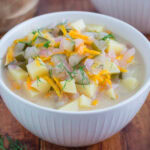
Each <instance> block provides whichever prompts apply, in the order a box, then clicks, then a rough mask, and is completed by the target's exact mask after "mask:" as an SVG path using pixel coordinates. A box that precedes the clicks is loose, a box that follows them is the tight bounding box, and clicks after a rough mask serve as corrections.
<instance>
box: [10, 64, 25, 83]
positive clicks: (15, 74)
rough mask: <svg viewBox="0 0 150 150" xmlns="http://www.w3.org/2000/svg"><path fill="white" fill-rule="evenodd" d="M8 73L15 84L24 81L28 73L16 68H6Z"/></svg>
mask: <svg viewBox="0 0 150 150" xmlns="http://www.w3.org/2000/svg"><path fill="white" fill-rule="evenodd" d="M8 72H9V75H10V76H11V77H12V78H13V79H14V80H15V81H17V82H19V81H23V80H26V79H27V77H28V73H27V72H26V71H24V70H23V69H22V68H20V67H18V66H17V68H11V67H8Z"/></svg>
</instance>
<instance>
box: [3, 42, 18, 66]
mask: <svg viewBox="0 0 150 150" xmlns="http://www.w3.org/2000/svg"><path fill="white" fill-rule="evenodd" d="M15 46H16V43H13V44H12V46H10V47H8V50H7V54H6V61H5V65H8V64H10V63H11V62H13V61H14V48H15Z"/></svg>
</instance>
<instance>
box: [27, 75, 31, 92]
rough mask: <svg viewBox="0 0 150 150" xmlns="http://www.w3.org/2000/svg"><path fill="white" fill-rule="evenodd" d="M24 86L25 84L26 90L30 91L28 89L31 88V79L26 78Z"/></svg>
mask: <svg viewBox="0 0 150 150" xmlns="http://www.w3.org/2000/svg"><path fill="white" fill-rule="evenodd" d="M26 84H27V88H28V89H29V90H30V89H31V88H32V87H31V85H32V81H31V78H30V77H28V78H27V81H26Z"/></svg>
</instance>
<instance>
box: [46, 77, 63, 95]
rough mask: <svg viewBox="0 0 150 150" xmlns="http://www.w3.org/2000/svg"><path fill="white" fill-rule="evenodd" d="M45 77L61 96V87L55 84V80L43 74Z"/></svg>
mask: <svg viewBox="0 0 150 150" xmlns="http://www.w3.org/2000/svg"><path fill="white" fill-rule="evenodd" d="M43 78H44V79H45V80H46V81H47V82H48V83H49V84H50V85H51V86H52V87H53V89H54V90H55V92H56V94H57V95H58V96H61V92H60V89H59V88H58V86H57V85H56V84H55V82H54V81H53V80H52V79H51V78H50V77H48V76H43Z"/></svg>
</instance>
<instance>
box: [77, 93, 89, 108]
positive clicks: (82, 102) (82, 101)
mask: <svg viewBox="0 0 150 150" xmlns="http://www.w3.org/2000/svg"><path fill="white" fill-rule="evenodd" d="M91 102H92V100H91V99H90V98H88V97H87V96H85V95H81V96H80V98H79V107H80V108H91Z"/></svg>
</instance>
